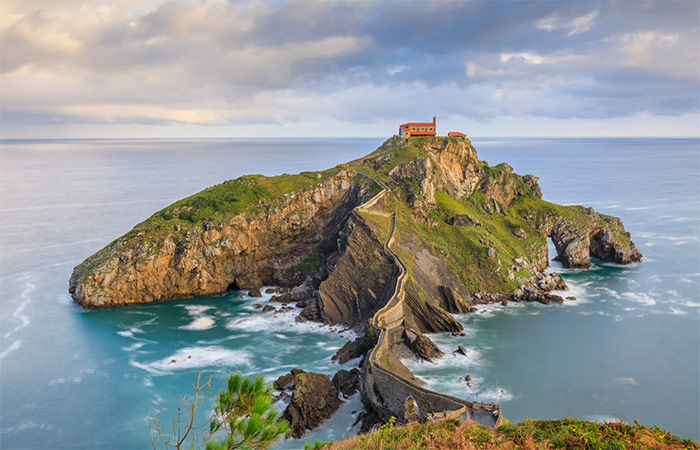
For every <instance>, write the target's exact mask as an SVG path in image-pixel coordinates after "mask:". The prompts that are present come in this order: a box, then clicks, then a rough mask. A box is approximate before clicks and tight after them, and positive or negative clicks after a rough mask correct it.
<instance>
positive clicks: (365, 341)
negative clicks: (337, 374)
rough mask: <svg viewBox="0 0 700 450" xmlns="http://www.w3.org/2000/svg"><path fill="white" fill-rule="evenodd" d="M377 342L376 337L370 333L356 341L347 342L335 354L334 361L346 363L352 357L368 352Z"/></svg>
mask: <svg viewBox="0 0 700 450" xmlns="http://www.w3.org/2000/svg"><path fill="white" fill-rule="evenodd" d="M375 344H376V339H375V338H373V337H372V336H371V335H370V334H369V333H368V334H366V335H365V336H363V337H360V338H357V339H355V340H354V341H349V342H346V343H345V345H343V347H342V348H341V349H340V350H338V351H337V352H336V354H335V355H333V358H332V359H333V361H338V362H339V363H340V364H345V363H346V362H348V361H350V360H351V359H355V358H359V357H360V356H362V355H364V354H365V353H367V352H368V351H369V350H370V349H372V347H374V345H375Z"/></svg>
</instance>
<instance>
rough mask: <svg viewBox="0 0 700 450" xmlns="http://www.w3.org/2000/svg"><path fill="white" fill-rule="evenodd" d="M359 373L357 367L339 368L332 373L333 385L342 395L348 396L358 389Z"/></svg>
mask: <svg viewBox="0 0 700 450" xmlns="http://www.w3.org/2000/svg"><path fill="white" fill-rule="evenodd" d="M360 373H361V372H360V369H357V368H354V369H352V370H349V371H348V370H345V369H342V370H339V371H338V372H336V374H335V375H333V385H334V386H335V388H336V389H338V391H339V392H340V393H341V394H343V397H345V398H348V397H350V396H351V395H353V394H354V393H355V392H357V391H358V390H359V389H360Z"/></svg>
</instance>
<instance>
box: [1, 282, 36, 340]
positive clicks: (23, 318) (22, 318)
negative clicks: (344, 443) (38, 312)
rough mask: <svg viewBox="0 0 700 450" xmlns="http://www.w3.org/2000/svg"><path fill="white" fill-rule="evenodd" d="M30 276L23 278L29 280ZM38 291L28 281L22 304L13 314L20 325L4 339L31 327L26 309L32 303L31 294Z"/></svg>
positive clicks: (22, 294)
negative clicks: (25, 312)
mask: <svg viewBox="0 0 700 450" xmlns="http://www.w3.org/2000/svg"><path fill="white" fill-rule="evenodd" d="M28 277H29V276H28V275H25V276H24V277H23V278H28ZM35 289H36V286H35V285H34V283H32V282H30V281H27V282H26V283H25V285H24V289H23V290H22V292H21V293H20V299H21V300H22V301H21V302H20V304H19V305H18V306H17V308H16V309H15V310H14V311H13V312H12V317H14V318H15V319H17V320H19V322H20V323H19V325H17V326H16V327H14V328H13V329H12V331H8V332H6V333H5V334H4V335H3V337H4V338H5V339H7V338H9V337H10V336H12V335H13V334H15V333H17V332H18V331H19V330H21V329H23V328H26V327H28V326H29V324H30V323H31V321H30V320H29V317H28V316H27V315H25V314H24V308H26V307H27V305H28V304H30V303H31V302H32V299H31V297H30V296H29V294H31V292H32V291H34V290H35Z"/></svg>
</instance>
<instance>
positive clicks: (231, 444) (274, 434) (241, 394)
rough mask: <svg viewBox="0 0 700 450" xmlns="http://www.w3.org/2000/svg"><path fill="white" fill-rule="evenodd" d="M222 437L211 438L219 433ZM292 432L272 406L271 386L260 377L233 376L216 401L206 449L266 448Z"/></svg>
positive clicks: (237, 374)
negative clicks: (222, 434)
mask: <svg viewBox="0 0 700 450" xmlns="http://www.w3.org/2000/svg"><path fill="white" fill-rule="evenodd" d="M220 431H222V432H224V433H225V436H223V437H220V438H218V437H215V436H214V437H212V436H213V435H214V434H215V433H217V432H220ZM288 431H289V423H288V422H287V421H286V420H280V419H279V417H278V413H277V410H276V409H275V408H274V407H273V406H272V387H271V386H269V385H268V384H266V383H265V379H264V378H263V377H262V376H261V375H256V376H255V377H254V378H250V377H244V376H242V375H241V374H240V373H238V372H237V373H234V374H233V375H231V376H230V377H229V378H228V380H227V383H226V389H224V390H222V391H221V392H220V393H219V394H218V395H217V396H216V400H215V402H214V416H213V417H212V419H211V421H210V422H209V436H210V438H209V439H208V440H207V441H206V448H207V450H237V449H256V450H258V449H267V448H269V447H270V445H272V443H273V442H274V441H276V440H277V439H279V438H280V437H282V436H284V435H285V434H286V433H287V432H288Z"/></svg>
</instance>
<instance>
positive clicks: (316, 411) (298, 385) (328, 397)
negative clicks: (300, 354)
mask: <svg viewBox="0 0 700 450" xmlns="http://www.w3.org/2000/svg"><path fill="white" fill-rule="evenodd" d="M348 375H349V376H348V377H343V378H346V379H345V380H343V388H345V389H346V391H348V390H349V389H350V388H351V385H352V380H351V378H352V376H351V375H350V374H349V373H348ZM334 379H335V378H334ZM338 383H339V384H340V382H338ZM274 384H275V387H277V388H278V389H291V390H292V395H291V398H290V401H289V405H287V408H286V409H285V410H284V413H283V414H282V418H284V419H286V420H287V421H289V425H290V427H291V430H292V437H294V438H300V437H302V436H303V435H304V434H305V433H306V431H307V430H313V429H314V428H316V427H318V426H319V425H320V424H321V423H322V422H323V421H324V420H326V419H328V418H329V417H331V416H332V415H333V413H334V412H336V410H337V409H338V408H339V407H340V404H341V403H342V400H340V398H339V397H338V395H339V390H338V388H337V387H336V384H334V382H332V381H331V379H330V378H329V377H328V375H323V374H320V373H314V372H305V371H303V370H300V369H294V370H292V372H290V373H289V374H287V375H283V376H281V377H280V378H278V379H277V380H276V381H275V383H274ZM348 384H349V385H350V386H348Z"/></svg>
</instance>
